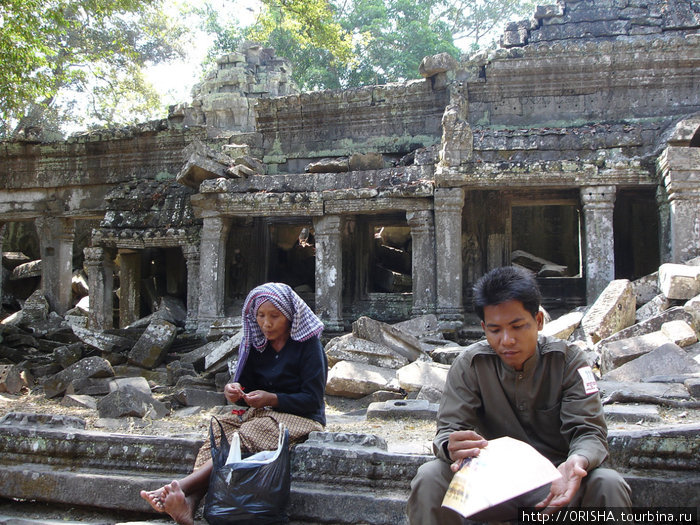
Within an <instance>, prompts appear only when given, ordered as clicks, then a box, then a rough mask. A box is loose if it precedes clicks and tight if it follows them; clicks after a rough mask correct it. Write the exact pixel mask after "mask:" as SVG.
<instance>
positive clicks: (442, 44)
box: [208, 0, 532, 90]
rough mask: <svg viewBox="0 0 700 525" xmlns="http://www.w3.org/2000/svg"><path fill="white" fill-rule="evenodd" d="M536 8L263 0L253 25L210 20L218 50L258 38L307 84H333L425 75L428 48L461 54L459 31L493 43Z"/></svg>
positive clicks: (465, 0)
mask: <svg viewBox="0 0 700 525" xmlns="http://www.w3.org/2000/svg"><path fill="white" fill-rule="evenodd" d="M303 6H310V8H309V9H307V10H304V9H303ZM531 8H532V2H530V1H527V0H480V1H479V0H477V1H471V0H293V1H292V0H280V1H275V0H263V10H262V12H261V14H260V16H259V17H258V19H257V21H256V23H254V24H253V25H252V26H250V27H247V28H241V27H235V28H232V27H230V26H229V27H221V26H218V27H216V26H217V22H216V21H214V20H210V24H209V27H208V30H210V31H213V32H214V33H215V34H216V35H217V40H216V45H215V46H214V48H213V49H212V55H213V56H216V55H219V54H221V53H222V52H228V51H232V50H234V49H235V46H236V45H237V44H238V43H239V42H241V41H242V40H243V39H249V40H256V41H259V42H262V43H263V44H264V45H269V46H271V47H274V48H275V49H276V51H277V53H278V54H279V55H281V56H284V57H286V58H288V59H289V60H290V61H291V62H292V64H293V67H294V78H295V81H296V82H297V84H298V85H299V86H300V87H301V88H302V89H307V90H309V89H326V88H331V89H333V88H341V87H354V86H360V85H367V84H377V83H385V82H392V81H399V80H406V79H411V78H417V77H418V66H419V65H420V62H421V60H422V59H423V58H424V57H425V56H428V55H432V54H437V53H442V52H447V53H449V54H451V55H452V56H454V57H455V58H457V57H459V55H460V54H461V51H460V49H459V48H458V47H457V46H456V44H455V41H456V40H457V39H460V42H461V44H462V45H461V47H462V49H464V48H465V47H466V48H468V49H469V50H476V49H478V48H480V47H483V46H484V45H488V44H489V43H490V42H491V41H492V40H493V38H495V35H494V31H495V30H496V29H498V28H499V27H500V26H502V25H504V24H505V22H507V21H509V20H512V19H513V18H514V17H516V16H517V15H521V14H524V13H526V12H527V11H528V9H531ZM489 37H490V38H491V40H489ZM465 42H466V44H465Z"/></svg>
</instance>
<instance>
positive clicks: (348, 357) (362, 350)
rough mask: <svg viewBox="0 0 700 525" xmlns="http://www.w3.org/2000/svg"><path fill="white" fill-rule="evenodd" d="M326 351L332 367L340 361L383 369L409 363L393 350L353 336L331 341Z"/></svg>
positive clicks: (399, 366) (347, 335)
mask: <svg viewBox="0 0 700 525" xmlns="http://www.w3.org/2000/svg"><path fill="white" fill-rule="evenodd" d="M325 351H326V355H327V356H328V365H329V366H331V367H332V366H333V365H335V364H336V363H337V362H339V361H355V362H358V363H364V364H368V365H372V366H379V367H383V368H401V367H402V366H405V365H407V364H408V363H409V361H408V359H407V358H406V357H405V356H403V355H401V354H397V353H396V352H395V351H393V350H392V349H391V348H389V347H387V346H384V345H382V344H378V343H373V342H372V341H367V340H365V339H360V338H358V337H355V336H354V335H352V334H345V335H342V336H339V337H335V338H333V339H331V340H330V341H329V342H328V344H327V345H326V348H325Z"/></svg>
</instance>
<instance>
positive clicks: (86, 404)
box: [61, 394, 97, 410]
mask: <svg viewBox="0 0 700 525" xmlns="http://www.w3.org/2000/svg"><path fill="white" fill-rule="evenodd" d="M61 406H64V407H77V408H89V409H90V410H97V400H96V399H95V398H94V397H92V396H88V395H81V394H66V395H65V396H63V399H61Z"/></svg>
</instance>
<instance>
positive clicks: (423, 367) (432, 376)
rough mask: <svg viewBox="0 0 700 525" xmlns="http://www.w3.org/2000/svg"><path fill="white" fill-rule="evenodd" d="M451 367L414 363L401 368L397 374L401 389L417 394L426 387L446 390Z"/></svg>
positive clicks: (421, 362)
mask: <svg viewBox="0 0 700 525" xmlns="http://www.w3.org/2000/svg"><path fill="white" fill-rule="evenodd" d="M449 370H450V367H449V366H447V365H442V364H440V363H432V362H430V363H428V362H425V361H414V362H413V363H411V364H410V365H406V366H404V367H403V368H400V369H399V370H398V372H397V373H396V377H397V378H398V380H399V385H400V386H401V388H403V389H404V390H406V391H407V392H417V391H419V390H420V389H421V388H423V387H424V386H431V387H433V388H437V389H438V390H441V391H442V390H445V381H446V380H447V372H448V371H449Z"/></svg>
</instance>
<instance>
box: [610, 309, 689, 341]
mask: <svg viewBox="0 0 700 525" xmlns="http://www.w3.org/2000/svg"><path fill="white" fill-rule="evenodd" d="M676 319H681V320H683V321H686V322H689V323H690V322H692V320H693V316H692V315H691V314H690V313H688V312H687V311H685V310H684V309H683V307H680V306H675V307H673V308H669V309H668V310H665V311H663V312H661V313H660V314H658V315H655V316H654V317H651V318H650V319H647V320H646V321H642V322H641V323H637V324H634V325H632V326H630V327H629V328H625V329H624V330H620V331H619V332H617V333H615V334H613V335H611V336H610V337H607V338H605V339H604V340H603V341H601V342H600V343H599V345H602V344H607V343H611V342H613V341H619V340H621V339H627V338H630V337H636V336H639V335H644V334H649V333H651V332H656V331H658V330H661V325H663V324H664V323H666V322H668V321H673V320H676Z"/></svg>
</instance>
